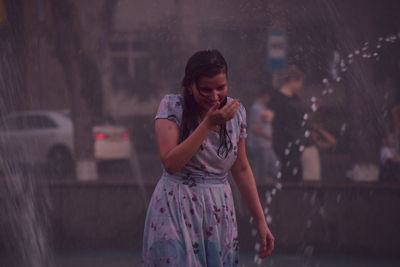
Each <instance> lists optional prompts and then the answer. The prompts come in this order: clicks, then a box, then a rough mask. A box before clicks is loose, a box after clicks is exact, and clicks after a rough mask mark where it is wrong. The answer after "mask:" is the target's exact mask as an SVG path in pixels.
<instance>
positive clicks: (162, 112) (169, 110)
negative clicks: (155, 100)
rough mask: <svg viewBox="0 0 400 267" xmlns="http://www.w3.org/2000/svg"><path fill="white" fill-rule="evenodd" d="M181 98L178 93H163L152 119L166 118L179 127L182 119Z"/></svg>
mask: <svg viewBox="0 0 400 267" xmlns="http://www.w3.org/2000/svg"><path fill="white" fill-rule="evenodd" d="M182 106H183V99H182V97H181V96H180V95H165V96H164V98H163V99H162V100H161V102H160V105H159V106H158V110H157V114H156V116H155V117H154V119H155V120H156V119H168V120H170V121H173V122H175V123H176V124H177V125H178V126H179V127H180V126H181V121H182V110H183V107H182Z"/></svg>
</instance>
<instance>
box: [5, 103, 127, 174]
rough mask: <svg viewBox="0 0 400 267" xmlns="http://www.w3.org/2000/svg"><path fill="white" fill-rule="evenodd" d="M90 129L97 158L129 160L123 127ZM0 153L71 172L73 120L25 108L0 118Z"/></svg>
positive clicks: (59, 114) (7, 156)
mask: <svg viewBox="0 0 400 267" xmlns="http://www.w3.org/2000/svg"><path fill="white" fill-rule="evenodd" d="M92 131H93V138H94V157H95V159H96V160H97V161H106V160H120V159H126V160H129V159H130V157H131V149H132V144H131V141H130V138H129V134H128V132H127V130H126V129H125V128H124V127H122V126H117V125H111V124H104V125H97V126H94V127H93V130H92ZM0 153H2V156H3V157H5V158H6V159H7V160H8V161H12V162H17V163H21V164H24V165H28V166H46V168H47V169H48V170H49V172H50V173H51V174H53V175H61V176H67V175H70V174H72V173H73V171H74V160H73V159H74V142H73V123H72V120H71V118H70V117H69V116H68V115H67V114H64V113H61V112H55V111H24V112H17V113H12V114H10V115H8V116H6V117H3V118H2V121H0Z"/></svg>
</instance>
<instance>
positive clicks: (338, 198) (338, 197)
mask: <svg viewBox="0 0 400 267" xmlns="http://www.w3.org/2000/svg"><path fill="white" fill-rule="evenodd" d="M341 198H342V195H341V194H338V195H337V196H336V202H337V203H339V202H340V200H341Z"/></svg>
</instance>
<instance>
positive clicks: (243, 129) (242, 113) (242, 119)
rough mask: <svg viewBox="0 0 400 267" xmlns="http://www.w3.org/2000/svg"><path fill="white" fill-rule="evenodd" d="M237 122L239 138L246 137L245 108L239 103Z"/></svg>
mask: <svg viewBox="0 0 400 267" xmlns="http://www.w3.org/2000/svg"><path fill="white" fill-rule="evenodd" d="M237 115H238V119H239V120H238V123H239V129H240V134H239V137H240V138H246V137H247V122H246V109H245V108H244V106H243V105H242V104H240V107H239V110H238V114H237Z"/></svg>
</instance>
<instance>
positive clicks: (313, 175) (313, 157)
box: [300, 124, 337, 181]
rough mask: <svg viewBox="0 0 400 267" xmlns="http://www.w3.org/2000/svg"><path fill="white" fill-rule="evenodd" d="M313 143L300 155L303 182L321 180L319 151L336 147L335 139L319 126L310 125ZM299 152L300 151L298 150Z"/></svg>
mask: <svg viewBox="0 0 400 267" xmlns="http://www.w3.org/2000/svg"><path fill="white" fill-rule="evenodd" d="M311 137H312V139H313V141H314V142H313V143H312V144H310V145H309V146H307V147H305V148H304V150H303V152H302V154H301V166H302V170H303V180H305V181H320V180H321V159H320V154H319V150H328V149H330V148H332V147H333V146H335V145H336V143H337V141H336V138H335V137H334V136H333V135H332V134H331V133H329V132H328V131H326V130H325V129H324V128H322V126H321V125H319V124H311ZM300 150H301V149H300Z"/></svg>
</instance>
